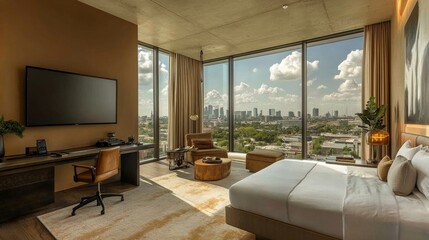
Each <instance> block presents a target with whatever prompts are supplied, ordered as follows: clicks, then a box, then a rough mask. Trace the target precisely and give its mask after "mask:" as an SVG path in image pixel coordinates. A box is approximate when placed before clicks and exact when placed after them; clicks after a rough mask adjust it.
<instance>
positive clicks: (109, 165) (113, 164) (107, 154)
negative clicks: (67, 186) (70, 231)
mask: <svg viewBox="0 0 429 240" xmlns="http://www.w3.org/2000/svg"><path fill="white" fill-rule="evenodd" d="M119 154H120V148H119V147H115V148H110V149H106V150H101V151H100V154H99V156H98V160H97V163H96V166H95V167H94V166H88V165H79V164H73V167H74V181H75V182H86V183H97V187H98V188H97V192H96V193H95V195H93V196H89V197H83V198H81V200H80V203H79V204H78V205H77V206H76V207H74V208H73V211H72V216H74V215H75V211H76V210H77V209H79V208H81V207H83V206H85V205H87V204H88V203H90V202H93V201H97V206H100V205H101V207H102V210H101V214H104V203H103V198H106V197H121V201H124V195H123V194H119V193H101V191H100V183H101V182H102V181H104V180H106V179H108V178H111V177H113V176H115V175H116V174H118V172H119V159H120V156H119ZM77 168H84V169H88V171H85V172H82V173H79V174H77V171H76V169H77Z"/></svg>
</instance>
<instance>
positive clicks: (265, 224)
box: [225, 133, 429, 240]
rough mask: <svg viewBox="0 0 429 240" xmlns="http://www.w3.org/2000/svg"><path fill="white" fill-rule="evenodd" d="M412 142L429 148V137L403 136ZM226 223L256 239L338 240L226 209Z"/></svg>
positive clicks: (413, 144) (232, 209) (249, 213)
mask: <svg viewBox="0 0 429 240" xmlns="http://www.w3.org/2000/svg"><path fill="white" fill-rule="evenodd" d="M407 140H410V141H411V144H412V146H417V145H420V144H422V145H423V146H429V137H428V136H421V135H415V134H411V133H402V134H401V144H403V143H404V142H405V141H407ZM225 221H226V223H227V224H229V225H232V226H234V227H237V228H240V229H243V230H246V231H248V232H251V233H253V234H255V235H256V239H290V240H307V239H308V240H334V239H337V238H334V237H331V236H328V235H325V234H321V233H318V232H314V231H311V230H308V229H305V228H302V227H298V226H295V225H291V224H287V223H284V222H281V221H278V220H274V219H271V218H268V217H265V216H262V215H258V214H255V213H251V212H248V211H244V210H241V209H237V208H233V207H231V205H228V206H226V207H225Z"/></svg>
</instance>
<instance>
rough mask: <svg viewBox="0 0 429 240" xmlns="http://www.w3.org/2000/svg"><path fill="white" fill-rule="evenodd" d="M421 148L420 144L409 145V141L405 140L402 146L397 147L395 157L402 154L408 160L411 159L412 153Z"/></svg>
mask: <svg viewBox="0 0 429 240" xmlns="http://www.w3.org/2000/svg"><path fill="white" fill-rule="evenodd" d="M420 150H422V145H419V146H417V147H412V146H411V141H410V140H407V141H406V142H404V144H403V145H402V147H401V148H400V149H399V151H398V153H397V154H396V157H398V156H403V157H405V158H406V159H408V160H411V159H413V157H414V154H416V153H417V152H418V151H420Z"/></svg>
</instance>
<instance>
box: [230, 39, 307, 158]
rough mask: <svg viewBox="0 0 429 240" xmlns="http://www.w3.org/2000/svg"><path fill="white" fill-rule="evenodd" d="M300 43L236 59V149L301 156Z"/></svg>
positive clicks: (238, 150) (293, 156) (290, 156)
mask: <svg viewBox="0 0 429 240" xmlns="http://www.w3.org/2000/svg"><path fill="white" fill-rule="evenodd" d="M301 81H302V80H301V51H300V46H298V47H291V48H286V49H280V50H275V51H271V52H264V53H262V54H261V53H260V54H256V55H248V56H245V57H241V58H235V59H234V151H236V152H249V151H252V150H254V149H255V148H263V149H272V150H281V151H283V152H285V153H286V154H287V156H288V157H289V158H301V154H302V147H301V136H302V134H301V129H302V127H301V125H302V120H301V105H302V101H301Z"/></svg>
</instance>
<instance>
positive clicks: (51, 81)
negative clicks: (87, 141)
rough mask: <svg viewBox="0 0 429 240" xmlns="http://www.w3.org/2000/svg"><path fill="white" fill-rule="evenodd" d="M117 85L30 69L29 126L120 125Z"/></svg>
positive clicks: (27, 123) (90, 78) (105, 81)
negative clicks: (118, 121) (117, 112)
mask: <svg viewBox="0 0 429 240" xmlns="http://www.w3.org/2000/svg"><path fill="white" fill-rule="evenodd" d="M116 97H117V81H116V80H114V79H108V78H101V77H93V76H86V75H80V74H76V73H69V72H63V71H57V70H50V69H44V68H38V67H30V66H27V67H26V125H27V126H52V125H78V124H108V123H116V119H117V116H116V115H117V114H116V109H117V102H116Z"/></svg>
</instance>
